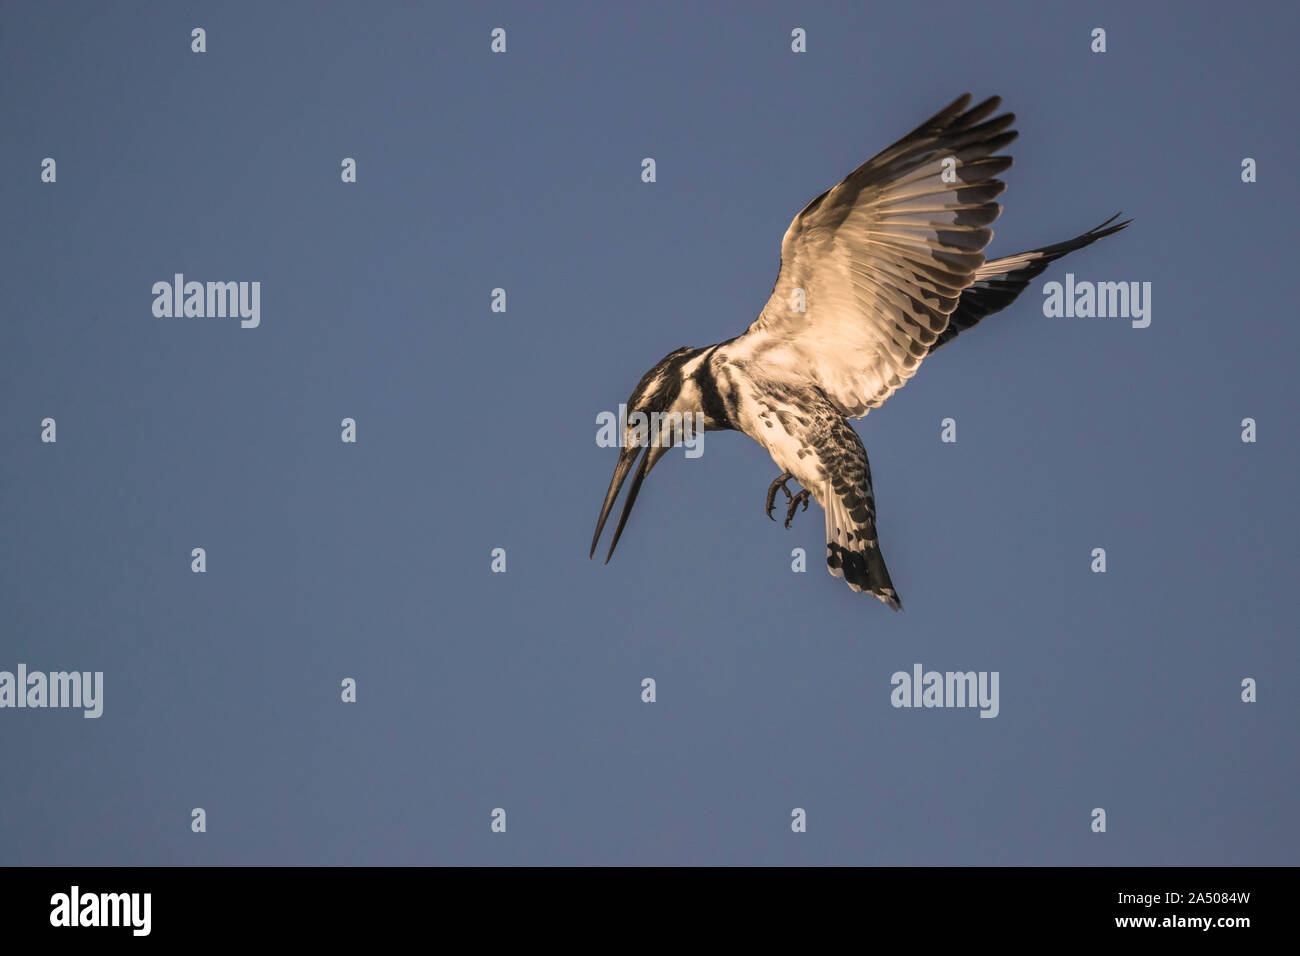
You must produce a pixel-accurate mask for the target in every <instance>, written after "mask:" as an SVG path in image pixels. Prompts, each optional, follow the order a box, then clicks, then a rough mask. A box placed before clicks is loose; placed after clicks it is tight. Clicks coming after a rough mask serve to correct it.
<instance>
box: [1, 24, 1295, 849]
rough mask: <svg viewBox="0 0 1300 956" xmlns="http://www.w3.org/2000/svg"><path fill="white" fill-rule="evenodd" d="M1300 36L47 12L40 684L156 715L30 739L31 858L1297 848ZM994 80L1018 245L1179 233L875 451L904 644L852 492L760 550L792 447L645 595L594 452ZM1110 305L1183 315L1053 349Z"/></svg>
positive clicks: (871, 444) (32, 104)
mask: <svg viewBox="0 0 1300 956" xmlns="http://www.w3.org/2000/svg"><path fill="white" fill-rule="evenodd" d="M196 26H201V27H204V28H205V29H206V30H207V45H208V52H206V53H204V54H202V55H199V54H194V53H192V52H191V51H190V30H191V29H192V28H193V27H196ZM1098 26H1100V27H1104V28H1105V29H1106V30H1107V44H1108V52H1106V53H1105V54H1100V55H1099V54H1094V53H1092V52H1090V49H1089V47H1090V32H1091V30H1092V29H1093V28H1094V27H1098ZM494 27H504V28H505V29H506V30H507V37H508V52H507V53H506V54H505V55H493V54H492V53H490V51H489V42H490V37H489V33H490V31H491V29H492V28H494ZM795 27H802V28H804V29H805V30H806V31H807V36H808V41H807V43H808V52H807V53H805V54H798V55H797V54H794V53H792V52H791V50H790V31H791V30H792V29H794V28H795ZM1298 28H1300V15H1298V14H1297V12H1296V8H1295V7H1294V5H1290V4H1282V3H1272V4H1229V5H1224V4H1204V3H1178V4H1155V3H1150V4H1147V3H1144V4H1130V3H1115V4H1106V3H1103V4H1072V5H1063V4H1062V5H1058V4H1031V3H1017V4H999V3H983V4H979V5H976V6H972V5H971V4H969V3H952V4H947V3H926V4H869V3H859V4H849V3H841V4H813V3H797V4H796V3H791V4H785V3H770V2H769V3H753V4H748V3H747V4H734V5H712V6H709V5H706V6H700V5H696V4H677V5H674V4H654V5H653V6H651V5H642V6H640V7H634V6H633V5H631V4H611V5H604V4H594V3H593V4H582V5H575V4H565V3H548V4H534V3H521V4H512V5H503V4H498V5H483V4H462V5H459V6H455V7H452V6H449V5H434V4H422V3H410V4H403V5H401V6H398V5H396V4H363V3H354V4H317V3H297V4H280V3H276V4H258V3H238V4H236V3H231V4H225V3H223V4H215V3H202V4H198V3H196V4H176V3H147V4H146V3H139V4H136V3H132V4H127V3H116V4H100V3H93V4H92V3H84V4H58V5H53V6H52V5H50V4H45V3H13V2H7V3H6V4H5V5H4V8H3V12H2V13H0V91H3V92H0V104H2V109H3V126H2V129H3V149H0V208H3V210H4V215H3V225H2V226H0V237H3V257H2V260H0V261H3V263H4V267H3V268H4V290H5V301H6V305H5V309H4V319H3V321H2V322H0V402H2V405H0V410H2V411H3V414H2V415H0V462H2V463H3V466H2V468H0V542H2V547H0V670H10V671H12V670H14V669H15V668H16V666H17V664H18V663H19V662H22V663H25V664H26V665H27V666H28V668H29V669H33V670H46V671H48V670H62V669H76V670H90V671H103V672H104V675H105V676H104V681H105V695H104V697H105V699H104V714H103V716H102V717H101V718H100V719H98V720H86V719H83V718H82V717H81V715H80V712H77V711H56V710H45V711H31V710H22V711H18V710H3V711H0V763H2V765H3V768H4V769H3V772H0V863H9V864H176V863H181V864H184V863H195V864H201V863H217V864H244V863H253V864H316V863H323V864H439V863H454V864H552V863H560V864H984V863H991V864H1066V863H1068V864H1125V865H1127V864H1150V865H1154V864H1256V863H1271V864H1294V863H1297V862H1300V825H1298V824H1297V821H1296V813H1295V809H1296V806H1297V784H1298V782H1300V780H1298V775H1297V766H1296V762H1297V728H1298V727H1300V704H1297V697H1296V694H1295V687H1296V685H1297V681H1298V680H1300V673H1298V668H1297V665H1298V663H1300V661H1298V655H1297V650H1296V634H1295V624H1294V610H1293V609H1294V603H1295V594H1296V583H1295V580H1296V572H1297V564H1298V562H1297V559H1296V546H1295V542H1296V537H1297V534H1296V532H1297V528H1296V508H1295V502H1294V495H1295V482H1296V473H1297V451H1296V440H1297V434H1296V427H1295V422H1294V418H1293V416H1294V412H1295V407H1296V386H1295V354H1296V351H1297V347H1298V346H1300V325H1298V323H1297V317H1296V308H1295V300H1294V295H1293V293H1292V286H1293V282H1292V279H1293V277H1294V273H1295V262H1294V258H1295V252H1296V247H1295V214H1296V209H1297V198H1298V197H1297V185H1296V183H1297V180H1296V176H1295V173H1294V168H1293V167H1294V163H1295V157H1296V156H1297V154H1300V136H1298V135H1297V132H1296V123H1295V121H1294V115H1293V114H1294V92H1295V89H1296V87H1297V82H1296V81H1297V76H1296V73H1297V71H1296V67H1295V57H1294V49H1293V45H1294V38H1295V36H1296V35H1297V29H1298ZM966 90H970V91H971V92H972V93H973V94H974V95H975V96H976V97H980V98H982V97H983V96H987V95H990V94H994V93H997V94H1001V95H1002V96H1003V97H1004V100H1005V106H1006V108H1008V109H1011V110H1014V111H1015V112H1016V113H1017V114H1018V116H1019V120H1018V124H1017V126H1018V129H1019V130H1020V132H1021V136H1020V139H1019V140H1018V141H1017V142H1016V143H1015V144H1014V146H1013V147H1012V149H1011V150H1010V152H1011V154H1012V155H1014V157H1015V159H1016V164H1015V166H1014V167H1013V168H1012V169H1011V170H1010V171H1009V172H1008V173H1007V174H1006V176H1005V177H1004V178H1005V179H1006V180H1007V182H1008V184H1009V188H1008V189H1007V191H1006V193H1005V194H1004V195H1003V197H1002V201H1003V202H1004V204H1005V210H1004V212H1003V215H1002V218H1001V219H1000V220H999V221H998V222H997V223H996V224H995V229H996V232H997V235H996V237H995V239H994V240H993V244H992V246H991V248H990V250H989V251H990V254H991V255H993V256H997V255H1006V254H1010V253H1015V252H1019V251H1021V250H1023V249H1027V248H1032V247H1034V246H1038V245H1042V244H1045V243H1049V242H1055V241H1059V240H1062V239H1066V238H1069V237H1072V236H1074V235H1076V234H1078V233H1080V232H1082V231H1084V230H1086V229H1088V228H1089V227H1091V226H1094V225H1096V224H1097V223H1099V222H1101V221H1102V220H1104V219H1105V218H1107V217H1108V216H1110V215H1111V214H1112V213H1115V212H1118V211H1120V210H1123V211H1124V213H1125V214H1126V215H1129V216H1133V217H1135V218H1136V221H1135V223H1134V224H1133V225H1132V226H1131V227H1130V228H1129V229H1128V230H1127V231H1125V232H1124V233H1122V234H1120V235H1118V236H1116V237H1114V238H1111V239H1108V240H1105V241H1104V242H1102V243H1099V244H1098V245H1095V246H1093V247H1090V248H1089V249H1087V250H1084V251H1082V252H1079V253H1076V254H1074V255H1072V256H1070V257H1069V258H1068V259H1066V260H1064V261H1063V262H1061V263H1058V264H1056V265H1055V266H1053V267H1052V268H1051V269H1050V270H1049V272H1048V273H1047V274H1046V275H1045V276H1044V277H1043V278H1042V279H1040V280H1038V281H1036V282H1035V284H1034V286H1033V287H1032V288H1031V290H1030V291H1029V292H1028V293H1026V294H1025V295H1024V296H1023V297H1022V298H1021V300H1020V301H1019V302H1018V303H1016V304H1015V305H1014V306H1013V307H1012V308H1011V309H1009V310H1008V311H1006V312H1004V313H1002V314H999V315H997V316H995V317H993V318H991V319H988V320H986V321H985V323H984V324H982V325H981V326H980V327H979V328H977V329H975V330H973V331H971V332H969V333H966V334H964V335H962V336H961V337H960V338H958V339H957V340H956V341H955V342H954V343H953V344H951V345H949V346H947V347H945V348H944V349H943V350H942V351H941V352H939V353H938V354H937V355H936V356H934V357H933V358H932V359H930V360H928V361H927V362H926V363H925V364H924V365H923V366H922V368H921V369H920V371H919V373H918V374H917V376H916V377H915V378H914V379H913V380H912V382H911V384H909V385H908V386H907V387H906V388H904V389H903V390H902V391H900V392H899V393H898V394H897V395H895V396H894V397H893V398H892V399H891V400H890V401H889V402H888V403H887V404H886V405H885V406H884V407H883V408H882V409H879V410H877V411H874V412H872V414H871V415H870V416H869V417H868V418H866V419H864V420H861V421H859V422H857V423H856V425H857V428H858V430H859V433H860V434H861V435H862V438H863V440H864V442H865V444H866V447H867V450H868V453H869V455H870V458H871V467H872V472H873V475H874V478H875V490H876V499H877V504H878V508H879V527H880V536H881V541H882V545H883V550H884V554H885V557H886V559H887V561H888V565H889V569H890V571H891V573H892V575H893V580H894V582H895V584H896V585H897V587H898V590H899V592H900V594H901V596H902V599H903V602H904V605H905V607H906V610H905V611H904V612H902V613H900V614H894V613H892V612H890V611H889V610H888V609H887V608H886V607H885V606H884V605H882V604H880V603H879V602H878V601H876V600H875V599H873V598H870V597H866V596H862V595H857V594H854V593H852V592H851V591H850V590H849V589H848V588H847V587H845V585H844V584H843V583H842V582H840V581H838V580H835V579H833V578H831V577H830V576H829V575H828V574H827V573H826V570H825V567H824V564H823V560H822V555H823V553H824V524H823V520H824V519H823V515H822V513H821V511H820V509H819V508H818V507H816V506H814V507H813V508H812V509H810V510H809V512H808V513H807V514H801V515H800V516H799V517H798V518H797V519H796V523H795V526H794V529H793V530H791V531H786V530H784V529H783V528H782V527H781V526H780V525H779V524H773V523H772V522H770V521H768V520H767V518H765V517H764V516H763V513H762V501H763V496H764V493H765V491H766V489H767V486H768V483H769V482H770V481H771V479H772V478H773V477H774V476H775V475H776V472H777V468H776V467H775V466H774V465H773V463H772V462H771V460H770V459H769V458H768V457H767V455H766V453H764V452H763V451H762V449H760V448H759V446H758V445H756V444H755V443H753V442H752V441H750V440H749V439H748V438H746V437H744V436H743V435H740V434H739V433H723V434H713V433H711V434H709V435H708V437H707V439H706V442H705V452H704V455H703V457H701V458H699V459H696V460H684V459H683V457H682V454H681V452H674V453H673V454H671V455H670V456H669V457H668V459H667V460H665V461H664V462H663V463H662V464H660V465H659V467H658V468H657V469H656V471H655V473H654V474H653V475H652V476H651V478H650V479H649V480H648V481H647V483H646V486H645V487H644V489H643V490H642V493H641V497H640V500H639V501H638V504H637V509H636V511H635V512H634V513H633V516H632V518H631V521H630V523H629V525H628V528H627V530H626V532H625V534H624V536H623V540H622V542H621V543H620V545H619V551H618V553H617V554H616V556H615V558H614V560H613V561H612V562H611V563H610V564H609V565H608V566H603V565H602V564H601V563H600V561H599V558H598V559H597V560H596V561H589V560H588V558H587V548H588V544H589V542H590V538H591V533H592V530H593V527H594V523H595V518H596V515H597V511H598V509H599V505H600V501H601V497H602V495H603V494H604V491H605V487H606V484H607V482H608V480H609V475H610V472H611V470H612V469H613V465H614V460H615V457H616V453H615V452H614V451H613V450H611V449H608V448H599V447H597V445H596V443H595V434H596V415H597V414H598V413H599V412H601V411H602V410H614V409H616V408H617V407H618V404H619V403H620V402H622V401H625V400H626V399H627V397H628V395H629V393H630V392H631V390H632V388H633V386H634V385H635V383H636V381H637V379H638V377H639V376H640V375H641V374H642V373H643V372H644V371H645V370H646V369H647V368H649V367H650V366H651V365H652V364H653V363H654V362H655V361H657V360H658V359H659V358H660V357H661V356H662V355H664V354H665V353H666V352H668V351H669V350H671V349H673V348H676V347H678V346H682V345H706V344H709V343H712V342H716V341H719V340H722V339H725V338H728V337H730V336H732V335H735V334H738V333H739V332H741V331H743V330H744V328H745V327H746V326H747V325H748V324H749V323H750V322H751V321H752V320H753V318H754V317H755V315H756V314H757V312H758V311H759V309H761V307H762V305H763V303H764V301H765V300H766V297H767V295H768V293H769V291H770V290H771V288H772V283H773V281H774V279H775V276H776V271H777V266H778V261H779V249H780V240H781V236H782V234H783V233H784V231H785V228H786V226H787V225H788V224H789V221H790V219H791V217H792V216H793V215H794V214H795V213H796V212H798V210H799V209H800V208H802V206H803V205H804V204H805V203H806V202H807V201H808V200H809V199H811V198H812V197H813V196H815V195H817V194H818V193H819V192H821V191H822V190H824V189H825V188H827V187H828V186H830V185H832V184H834V183H835V182H838V181H839V179H840V178H841V177H842V176H843V175H844V174H846V173H847V172H849V171H850V170H851V169H852V168H853V167H855V166H856V165H857V164H858V163H860V162H861V161H863V160H864V159H866V158H867V157H869V156H870V155H872V154H873V153H875V152H876V151H877V150H879V149H880V148H882V147H884V146H885V145H887V144H888V143H890V142H892V141H893V140H894V139H896V138H897V137H899V136H900V135H902V134H903V133H905V132H907V131H908V130H910V129H912V128H913V127H914V126H916V125H917V124H918V123H920V122H921V121H922V120H923V119H925V118H926V117H927V116H928V115H930V114H931V113H933V112H934V111H936V110H937V109H939V108H940V107H942V106H944V105H945V104H947V103H948V102H949V101H950V100H952V99H953V98H954V97H955V96H957V95H958V94H960V93H962V92H964V91H966ZM47 156H49V157H53V158H55V159H56V160H57V163H58V166H57V171H58V181H57V183H55V184H52V185H51V184H45V183H42V182H41V181H40V163H41V160H42V159H43V158H44V157H47ZM647 156H650V157H654V158H655V160H656V161H657V166H658V170H657V174H658V181H657V182H656V183H654V184H650V185H647V184H644V183H642V182H641V179H640V170H641V165H640V164H641V160H642V158H643V157H647ZM343 157H355V158H356V160H357V163H358V174H359V181H358V182H357V183H356V184H351V185H345V184H343V183H341V182H340V176H339V172H340V161H341V160H342V158H343ZM1243 157H1253V158H1255V159H1256V160H1257V161H1258V169H1259V173H1258V175H1259V181H1258V182H1257V183H1254V184H1244V183H1242V182H1241V177H1240V168H1241V161H1242V158H1243ZM1067 271H1068V272H1073V273H1074V274H1075V275H1076V277H1077V278H1079V279H1081V280H1082V279H1089V280H1093V281H1142V282H1151V283H1152V306H1153V312H1152V322H1151V326H1150V327H1149V328H1147V329H1134V328H1132V327H1130V325H1129V323H1128V322H1127V321H1125V320H1123V319H1049V318H1045V317H1044V316H1043V314H1042V298H1043V296H1042V293H1041V288H1042V284H1043V282H1045V281H1050V280H1053V279H1056V280H1063V279H1064V276H1065V273H1066V272H1067ZM176 272H182V273H184V274H185V275H186V276H187V277H188V278H191V279H197V280H201V281H206V280H244V281H251V280H258V281H260V282H261V283H262V298H261V325H260V327H259V328H257V329H242V328H240V327H239V324H238V322H237V321H235V320H229V319H226V320H220V319H214V320H204V319H158V318H155V317H154V316H153V314H152V302H153V296H152V293H151V288H152V285H153V283H155V282H157V281H170V279H171V277H172V275H173V274H174V273H176ZM496 287H503V288H505V289H506V290H507V295H508V300H507V301H508V311H507V312H506V313H504V314H497V313H493V312H491V311H490V294H491V290H492V289H493V288H496ZM46 417H53V418H55V419H56V420H57V423H58V426H57V427H58V433H57V434H58V441H57V443H56V444H53V445H49V444H42V443H41V441H40V422H41V420H42V419H43V418H46ZM344 417H352V418H355V419H356V421H357V423H358V441H357V443H356V444H355V445H346V444H343V443H342V442H341V441H340V437H339V435H340V428H339V423H340V420H341V419H343V418H344ZM947 417H952V418H955V419H956V421H957V429H958V441H957V442H956V443H955V444H944V443H941V442H940V434H939V433H940V424H939V423H940V421H941V420H942V419H944V418H947ZM1245 417H1252V418H1254V419H1256V421H1257V422H1258V442H1257V443H1255V444H1244V443H1243V442H1242V441H1241V437H1240V436H1241V420H1242V419H1243V418H1245ZM195 547H203V548H205V549H206V551H207V556H208V558H207V560H208V565H207V566H208V570H207V572H206V573H205V574H194V573H191V571H190V552H191V549H192V548H195ZM795 547H802V548H805V549H807V552H808V555H809V569H808V572H807V573H804V574H797V573H793V572H792V571H791V557H790V553H791V549H792V548H795ZM1096 547H1104V548H1105V549H1106V551H1107V559H1108V571H1107V573H1105V574H1094V573H1091V571H1090V567H1089V566H1090V563H1091V551H1092V549H1093V548H1096ZM494 548H505V549H506V553H507V568H508V570H507V572H506V573H505V574H493V573H491V571H490V564H491V552H492V549H494ZM917 662H920V663H922V664H923V665H924V666H925V667H926V668H927V669H931V668H933V669H938V670H978V671H998V672H999V673H1000V675H1001V676H1000V697H1001V700H1000V705H1001V713H1000V715H999V716H998V717H997V718H996V719H994V720H987V719H983V720H982V719H979V718H978V716H977V712H976V711H974V710H903V709H894V708H893V707H891V706H890V690H891V687H890V675H891V674H893V673H894V672H895V671H897V670H910V669H911V667H912V665H913V664H914V663H917ZM345 677H353V678H355V679H356V680H357V682H358V701H357V703H355V704H344V703H342V702H341V701H340V681H341V680H342V679H343V678H345ZM643 677H653V678H655V680H656V681H657V684H658V700H657V702H656V703H654V704H646V703H643V702H642V701H641V699H640V691H641V680H642V678H643ZM1245 677H1252V678H1255V679H1256V680H1257V681H1258V686H1259V691H1258V694H1259V701H1258V703H1254V704H1246V703H1242V702H1241V700H1240V694H1241V681H1242V679H1243V678H1245ZM195 807H202V808H204V809H205V811H206V813H207V832H206V833H203V834H195V833H192V832H191V829H190V820H191V816H190V814H191V810H192V809H193V808H195ZM496 807H502V808H505V809H506V811H507V821H508V830H507V832H506V833H505V834H504V835H501V834H493V833H491V832H490V828H489V824H490V814H491V811H492V810H493V808H496ZM795 807H802V808H804V809H805V810H806V811H807V814H808V830H807V832H806V833H804V834H794V833H792V832H791V829H790V819H791V818H790V813H791V810H792V809H793V808H795ZM1094 807H1103V808H1105V810H1106V811H1107V815H1108V819H1107V824H1108V827H1107V832H1106V833H1105V834H1095V833H1093V832H1091V830H1090V823H1091V816H1090V812H1091V810H1092V809H1093V808H1094Z"/></svg>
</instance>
